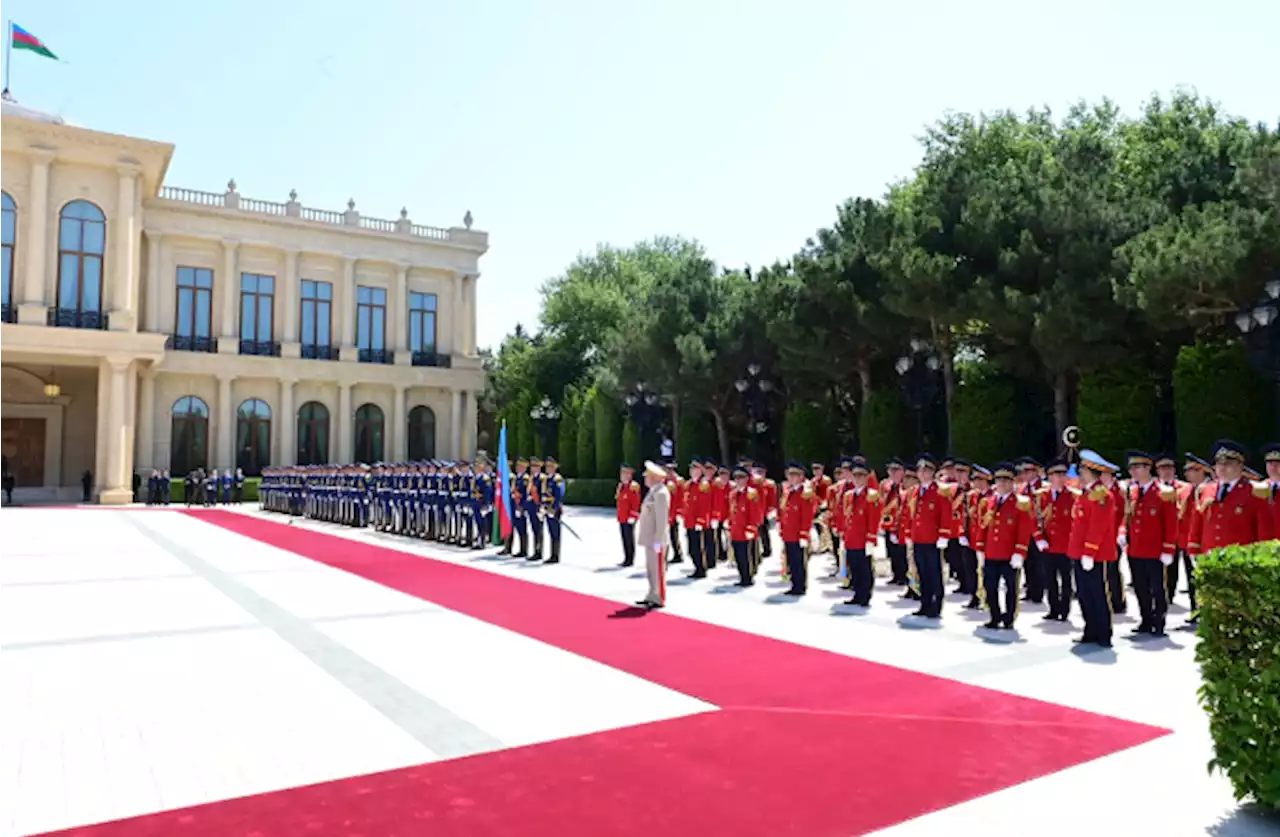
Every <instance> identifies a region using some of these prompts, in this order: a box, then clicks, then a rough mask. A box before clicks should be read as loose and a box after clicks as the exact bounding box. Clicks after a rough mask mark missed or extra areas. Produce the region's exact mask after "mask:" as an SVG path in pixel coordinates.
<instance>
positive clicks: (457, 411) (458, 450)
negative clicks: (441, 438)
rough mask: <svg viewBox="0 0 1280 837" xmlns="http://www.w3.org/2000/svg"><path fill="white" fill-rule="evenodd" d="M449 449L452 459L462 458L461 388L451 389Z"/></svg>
mask: <svg viewBox="0 0 1280 837" xmlns="http://www.w3.org/2000/svg"><path fill="white" fill-rule="evenodd" d="M449 451H450V455H451V456H452V457H453V458H454V459H461V458H462V390H460V389H455V390H454V391H453V409H452V411H451V412H450V414H449Z"/></svg>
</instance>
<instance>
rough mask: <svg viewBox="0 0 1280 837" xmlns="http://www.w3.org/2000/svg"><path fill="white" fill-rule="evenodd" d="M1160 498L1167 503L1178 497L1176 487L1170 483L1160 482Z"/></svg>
mask: <svg viewBox="0 0 1280 837" xmlns="http://www.w3.org/2000/svg"><path fill="white" fill-rule="evenodd" d="M1160 499H1161V500H1164V501H1165V502H1167V503H1173V502H1175V501H1177V499H1178V489H1176V488H1174V487H1173V486H1172V485H1165V484H1164V483H1161V484H1160Z"/></svg>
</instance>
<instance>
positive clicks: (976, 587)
mask: <svg viewBox="0 0 1280 837" xmlns="http://www.w3.org/2000/svg"><path fill="white" fill-rule="evenodd" d="M969 469H970V471H969V491H968V493H967V494H966V497H965V502H966V503H967V504H968V509H967V511H966V512H965V535H966V537H967V538H968V541H969V547H968V548H967V550H966V552H965V559H966V562H965V568H964V570H965V574H964V575H963V576H961V581H962V582H964V583H966V584H967V585H968V586H969V588H970V589H971V590H972V591H973V592H972V593H970V594H969V602H968V604H966V605H965V609H966V610H981V609H982V595H985V593H981V594H980V591H982V587H981V583H980V582H979V579H980V578H981V577H982V562H981V561H980V560H978V550H977V549H975V548H974V546H973V545H974V544H976V543H977V542H978V536H979V534H980V530H981V529H982V509H983V506H984V504H985V503H986V502H987V498H988V497H990V496H991V469H990V468H987V467H984V466H982V465H970V466H969Z"/></svg>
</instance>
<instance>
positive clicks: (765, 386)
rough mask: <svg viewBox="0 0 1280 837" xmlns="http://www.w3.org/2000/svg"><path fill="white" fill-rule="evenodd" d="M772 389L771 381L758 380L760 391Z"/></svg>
mask: <svg viewBox="0 0 1280 837" xmlns="http://www.w3.org/2000/svg"><path fill="white" fill-rule="evenodd" d="M772 389H773V381H769V380H763V381H761V382H760V391H761V392H769V391H770V390H772Z"/></svg>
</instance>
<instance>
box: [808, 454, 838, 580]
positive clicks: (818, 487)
mask: <svg viewBox="0 0 1280 837" xmlns="http://www.w3.org/2000/svg"><path fill="white" fill-rule="evenodd" d="M826 467H827V466H826V465H825V464H823V463H821V462H810V463H809V471H810V472H811V473H812V474H813V476H812V477H811V478H810V479H809V487H810V488H811V489H812V490H813V503H814V511H813V520H814V527H815V528H816V529H817V530H818V543H816V544H812V546H811V549H810V551H811V552H818V551H821V549H822V547H823V546H824V544H823V543H822V540H823V536H824V535H825V536H826V540H827V541H831V540H832V539H831V524H830V521H829V520H828V519H827V518H828V515H829V514H830V512H831V506H830V504H829V503H828V502H827V500H828V497H827V495H828V494H829V493H830V492H831V486H832V485H833V484H834V481H833V480H832V479H831V477H829V476H827V475H826V473H824V472H825V471H826ZM831 556H832V557H833V558H835V559H836V566H839V564H840V554H839V553H838V552H832V553H831Z"/></svg>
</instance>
